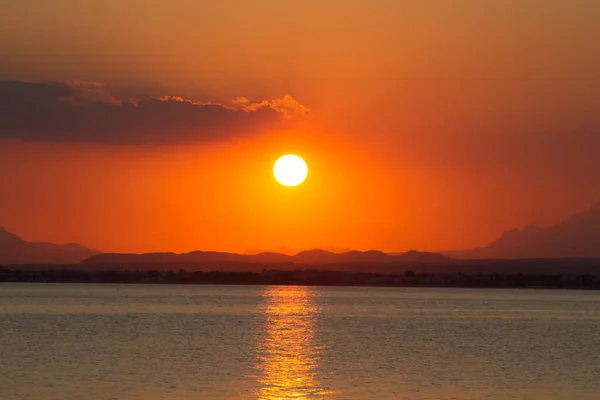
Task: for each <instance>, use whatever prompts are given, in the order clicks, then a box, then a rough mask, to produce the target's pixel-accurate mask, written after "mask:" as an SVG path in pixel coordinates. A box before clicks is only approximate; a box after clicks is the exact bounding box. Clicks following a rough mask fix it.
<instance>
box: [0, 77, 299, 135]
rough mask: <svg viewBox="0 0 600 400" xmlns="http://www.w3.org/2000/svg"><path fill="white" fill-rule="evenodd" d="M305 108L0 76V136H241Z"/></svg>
mask: <svg viewBox="0 0 600 400" xmlns="http://www.w3.org/2000/svg"><path fill="white" fill-rule="evenodd" d="M308 113H309V111H308V109H307V108H306V107H304V106H303V105H301V104H300V103H298V102H297V101H296V100H294V99H293V98H292V97H290V96H285V97H284V98H283V99H276V100H272V101H262V102H259V103H252V102H250V101H249V100H248V99H246V98H243V97H240V98H237V99H235V100H234V101H233V102H232V103H231V105H223V104H215V103H211V102H207V103H203V102H194V101H190V100H185V99H182V98H181V97H173V96H165V97H162V98H144V99H139V98H137V99H129V100H127V101H121V100H119V99H117V98H116V97H114V96H113V95H111V94H110V93H109V92H108V91H107V90H106V88H105V86H104V85H102V84H101V83H98V82H83V81H71V82H67V83H63V82H52V83H34V82H17V81H1V82H0V138H4V139H21V140H37V141H62V142H95V143H108V144H180V143H197V142H202V141H208V140H214V139H219V138H228V137H234V136H240V135H248V134H252V133H255V132H258V131H263V130H267V129H274V128H278V127H280V126H282V124H284V123H285V121H286V120H289V119H290V117H293V116H305V115H308Z"/></svg>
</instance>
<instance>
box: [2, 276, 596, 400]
mask: <svg viewBox="0 0 600 400" xmlns="http://www.w3.org/2000/svg"><path fill="white" fill-rule="evenodd" d="M374 398H377V399H423V400H425V399H427V400H434V399H435V400H439V399H457V400H466V399H492V400H495V399H517V400H524V399H544V400H545V399H557V400H563V399H564V400H567V399H569V400H571V399H585V400H588V399H589V400H591V399H594V400H596V399H598V398H600V293H597V292H584V291H581V292H580V291H560V290H551V291H543V290H477V289H429V288H424V289H414V288H411V289H409V288H337V287H336V288H334V287H318V288H317V287H289V286H181V285H108V284H103V285H93V284H2V285H0V399H10V400H25V399H27V400H64V399H88V400H100V399H102V400H104V399H106V400H108V399H125V400H133V399H144V400H155V399H156V400H158V399H173V400H174V399H374Z"/></svg>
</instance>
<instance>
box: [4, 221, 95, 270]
mask: <svg viewBox="0 0 600 400" xmlns="http://www.w3.org/2000/svg"><path fill="white" fill-rule="evenodd" d="M98 253H99V251H98V250H93V249H89V248H87V247H85V246H83V245H81V244H77V243H66V244H53V243H47V242H27V241H25V240H23V239H21V238H20V237H19V236H17V235H15V234H14V233H10V232H8V231H7V230H6V229H4V228H2V227H0V263H2V264H76V263H79V262H81V261H83V260H85V259H87V258H89V257H91V256H93V255H95V254H98Z"/></svg>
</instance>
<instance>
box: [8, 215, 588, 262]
mask: <svg viewBox="0 0 600 400" xmlns="http://www.w3.org/2000/svg"><path fill="white" fill-rule="evenodd" d="M530 258H540V259H541V258H543V259H548V258H600V203H598V204H596V205H595V206H593V207H591V208H590V209H589V210H587V211H585V212H582V213H578V214H574V215H572V216H570V217H568V218H566V219H565V220H564V221H562V222H560V223H558V224H556V225H552V226H549V227H546V228H542V227H539V226H536V225H529V226H527V227H525V228H524V229H511V230H508V231H506V232H504V233H503V234H502V235H501V236H500V237H499V238H498V239H496V240H495V241H493V242H492V243H490V244H489V245H487V246H485V247H480V248H475V249H470V250H462V251H446V252H442V253H426V252H418V251H408V252H405V253H391V254H390V253H383V252H381V251H376V250H370V251H356V250H351V251H341V249H340V251H335V250H334V251H328V250H323V249H315V250H307V251H301V252H299V253H297V254H284V253H280V252H261V253H258V254H254V252H253V251H248V252H246V253H244V254H234V253H223V252H214V251H192V252H190V253H184V254H175V253H145V254H117V253H100V252H99V251H97V250H93V249H89V248H87V247H85V246H83V245H80V244H76V243H68V244H52V243H46V242H27V241H25V240H23V239H21V238H20V237H18V236H17V235H15V234H13V233H10V232H8V231H6V230H5V229H4V228H0V263H2V264H77V263H84V264H87V265H96V266H100V265H111V264H113V265H114V264H121V265H126V264H127V265H129V264H156V263H164V264H174V263H232V262H235V263H290V264H305V265H308V264H316V265H319V264H321V265H323V264H352V263H377V264H394V263H395V264H402V263H421V264H445V263H448V262H450V261H451V260H452V259H530Z"/></svg>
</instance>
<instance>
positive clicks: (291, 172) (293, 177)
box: [273, 154, 308, 186]
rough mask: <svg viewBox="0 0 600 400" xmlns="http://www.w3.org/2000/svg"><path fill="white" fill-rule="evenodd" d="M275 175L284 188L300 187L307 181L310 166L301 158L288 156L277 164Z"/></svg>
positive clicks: (274, 170) (274, 167)
mask: <svg viewBox="0 0 600 400" xmlns="http://www.w3.org/2000/svg"><path fill="white" fill-rule="evenodd" d="M273 175H275V179H277V182H279V183H281V184H282V185H284V186H298V185H299V184H301V183H302V182H304V180H305V179H306V175H308V166H307V165H306V162H304V160H303V159H302V158H301V157H298V156H297V155H294V154H287V155H285V156H282V157H280V158H279V159H278V160H277V161H276V162H275V165H274V166H273Z"/></svg>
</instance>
